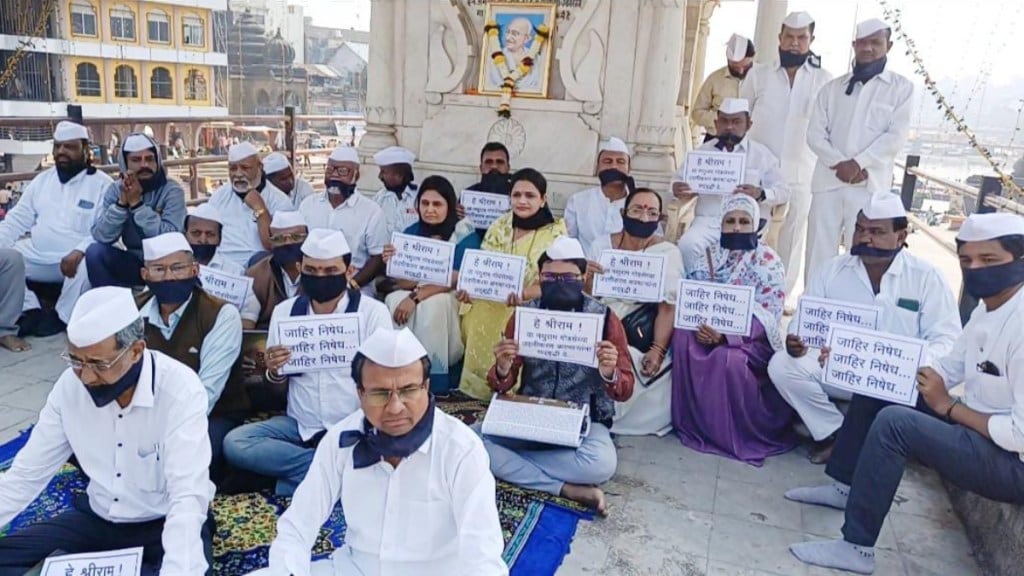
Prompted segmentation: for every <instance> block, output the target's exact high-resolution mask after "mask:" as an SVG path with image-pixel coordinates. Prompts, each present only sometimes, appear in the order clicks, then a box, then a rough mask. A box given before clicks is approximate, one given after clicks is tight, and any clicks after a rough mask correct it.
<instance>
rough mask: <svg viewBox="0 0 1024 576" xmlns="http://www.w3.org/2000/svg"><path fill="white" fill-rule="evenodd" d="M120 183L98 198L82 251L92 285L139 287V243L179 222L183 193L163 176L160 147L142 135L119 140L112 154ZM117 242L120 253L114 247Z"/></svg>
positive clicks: (176, 226) (182, 213)
mask: <svg viewBox="0 0 1024 576" xmlns="http://www.w3.org/2000/svg"><path fill="white" fill-rule="evenodd" d="M117 160H118V164H119V165H120V168H121V180H120V181H119V182H115V183H114V184H113V185H112V186H111V187H110V188H109V189H108V190H107V193H106V195H105V196H104V197H103V207H102V209H101V210H102V212H101V213H100V216H99V219H98V220H97V221H96V222H95V223H94V224H93V226H92V237H93V239H94V240H96V242H95V243H94V244H92V245H91V246H89V249H88V250H86V252H85V266H86V270H87V271H88V272H89V283H90V284H91V285H92V286H96V287H100V286H123V287H125V288H131V287H133V286H140V285H142V283H143V282H142V277H141V276H140V275H139V270H140V269H141V268H142V243H143V241H144V240H145V239H147V238H153V237H154V236H159V235H160V234H166V233H168V232H181V231H182V228H183V226H184V223H185V191H184V190H183V189H182V187H181V184H179V183H178V182H177V181H176V180H174V179H171V178H168V177H167V171H166V169H165V168H164V165H163V159H162V158H161V157H160V146H159V145H157V143H156V141H155V140H153V139H152V138H150V137H149V136H146V135H145V134H131V135H129V136H128V137H127V138H125V139H124V143H123V144H122V145H121V152H120V154H119V155H118V158H117ZM118 241H120V242H121V243H122V244H124V247H125V249H124V250H122V249H120V248H118V247H117V246H115V244H117V243H118Z"/></svg>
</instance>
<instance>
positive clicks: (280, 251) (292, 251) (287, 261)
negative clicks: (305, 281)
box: [272, 244, 302, 266]
mask: <svg viewBox="0 0 1024 576" xmlns="http://www.w3.org/2000/svg"><path fill="white" fill-rule="evenodd" d="M272 252H273V253H274V262H277V263H278V264H279V265H281V266H291V265H292V264H296V263H298V262H301V261H302V244H285V245H284V246H274V248H273V250H272Z"/></svg>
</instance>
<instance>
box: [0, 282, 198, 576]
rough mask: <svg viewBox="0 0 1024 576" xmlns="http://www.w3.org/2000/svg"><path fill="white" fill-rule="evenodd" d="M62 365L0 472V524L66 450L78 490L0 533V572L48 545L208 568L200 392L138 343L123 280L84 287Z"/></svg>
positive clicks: (186, 373)
mask: <svg viewBox="0 0 1024 576" xmlns="http://www.w3.org/2000/svg"><path fill="white" fill-rule="evenodd" d="M62 357H63V358H64V359H65V360H66V361H67V363H68V365H69V368H68V369H67V370H65V371H64V373H63V374H61V376H60V378H59V379H58V380H57V383H56V384H55V385H54V387H53V391H52V392H50V395H49V397H47V399H46V404H45V405H44V406H43V409H42V411H41V412H40V413H39V420H38V422H37V423H36V425H35V427H34V428H33V429H32V434H31V436H30V437H29V439H28V443H27V444H26V445H25V447H24V448H22V449H21V451H20V452H18V455H17V457H15V459H14V463H13V464H12V466H11V468H10V470H8V471H7V472H6V473H4V474H0V526H3V525H7V523H8V522H10V521H11V520H12V519H13V518H14V517H15V516H16V515H17V514H18V513H20V512H21V511H22V510H24V509H25V507H26V506H28V505H29V504H30V503H31V502H32V501H33V500H34V499H35V497H36V496H37V495H38V494H39V493H40V492H41V491H42V490H43V489H44V488H45V487H46V485H47V483H48V482H49V481H50V479H51V478H52V477H53V475H54V474H56V473H57V471H58V470H60V468H61V467H62V466H63V465H64V464H65V463H67V461H68V458H70V457H71V455H72V454H74V456H75V458H76V459H77V460H78V465H79V467H80V468H81V469H82V471H83V472H84V473H85V475H86V477H87V478H88V482H89V484H88V487H87V488H86V496H85V497H84V498H80V499H78V500H76V504H75V506H74V507H73V508H72V509H70V510H68V511H66V512H63V513H61V514H59V515H57V516H55V517H53V518H49V519H45V520H42V521H41V522H38V523H36V524H33V525H31V526H29V527H27V528H24V529H21V530H19V531H17V532H15V533H14V534H9V535H7V536H5V537H3V538H0V574H3V575H5V576H7V575H12V576H13V575H15V574H23V573H25V572H27V571H28V570H30V569H31V568H32V567H33V566H35V565H36V564H37V563H38V562H40V561H42V560H43V559H44V558H46V557H47V556H49V555H50V554H52V553H53V552H55V551H58V550H60V551H63V552H65V553H76V552H99V551H107V550H121V549H125V548H132V547H136V546H141V547H143V548H144V552H143V563H144V566H143V568H142V574H157V573H159V574H162V575H174V576H185V575H189V576H194V575H197V574H203V573H204V572H206V570H207V568H209V567H211V566H212V548H213V546H212V540H213V531H214V528H213V520H212V518H211V517H210V516H209V514H208V510H209V505H210V501H211V499H212V498H213V494H214V487H213V484H211V483H210V480H209V473H208V466H209V464H210V444H209V440H208V439H207V433H206V406H207V397H206V392H205V391H204V390H203V385H202V384H201V383H200V381H199V378H198V377H197V376H196V374H195V372H193V371H192V370H190V369H189V368H188V367H187V366H185V365H184V364H181V363H180V362H178V361H176V360H174V359H172V358H170V357H168V356H165V355H164V354H161V353H160V352H155V351H151V350H148V349H147V348H146V341H145V339H144V336H143V320H142V317H141V316H140V315H139V311H138V308H136V307H135V300H134V298H133V297H132V292H131V290H130V289H128V288H118V287H114V286H107V287H104V288H96V289H94V290H91V291H89V292H86V293H85V294H83V295H82V297H81V298H80V299H79V301H78V303H77V304H76V305H75V309H74V311H73V312H72V314H71V318H70V322H69V323H68V349H67V353H66V354H63V355H62Z"/></svg>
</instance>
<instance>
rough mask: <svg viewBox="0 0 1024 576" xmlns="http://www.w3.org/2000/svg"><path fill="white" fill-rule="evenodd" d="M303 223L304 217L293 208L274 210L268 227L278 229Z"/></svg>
mask: <svg viewBox="0 0 1024 576" xmlns="http://www.w3.org/2000/svg"><path fill="white" fill-rule="evenodd" d="M305 225H306V219H305V218H303V217H302V214H301V213H300V212H297V211H295V210H278V211H277V212H274V219H273V220H271V221H270V227H271V228H277V229H278V230H281V229H284V228H294V227H296V226H305Z"/></svg>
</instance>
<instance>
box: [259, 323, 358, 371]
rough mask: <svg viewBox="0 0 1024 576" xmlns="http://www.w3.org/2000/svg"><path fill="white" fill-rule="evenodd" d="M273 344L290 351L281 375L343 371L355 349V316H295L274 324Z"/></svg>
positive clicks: (356, 341)
mask: <svg viewBox="0 0 1024 576" xmlns="http://www.w3.org/2000/svg"><path fill="white" fill-rule="evenodd" d="M277 342H278V344H280V345H281V346H287V347H288V348H289V349H290V350H291V353H292V355H291V358H290V359H289V360H288V363H287V364H285V365H284V368H282V369H281V373H282V374H301V373H303V372H315V371H317V370H331V369H336V368H343V369H347V368H349V367H350V366H351V365H352V359H353V358H354V357H355V355H356V352H357V351H358V349H359V343H360V342H361V340H360V334H359V315H358V314H324V315H319V314H317V315H313V316H296V317H294V318H287V319H284V320H281V321H280V322H278V324H277Z"/></svg>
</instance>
